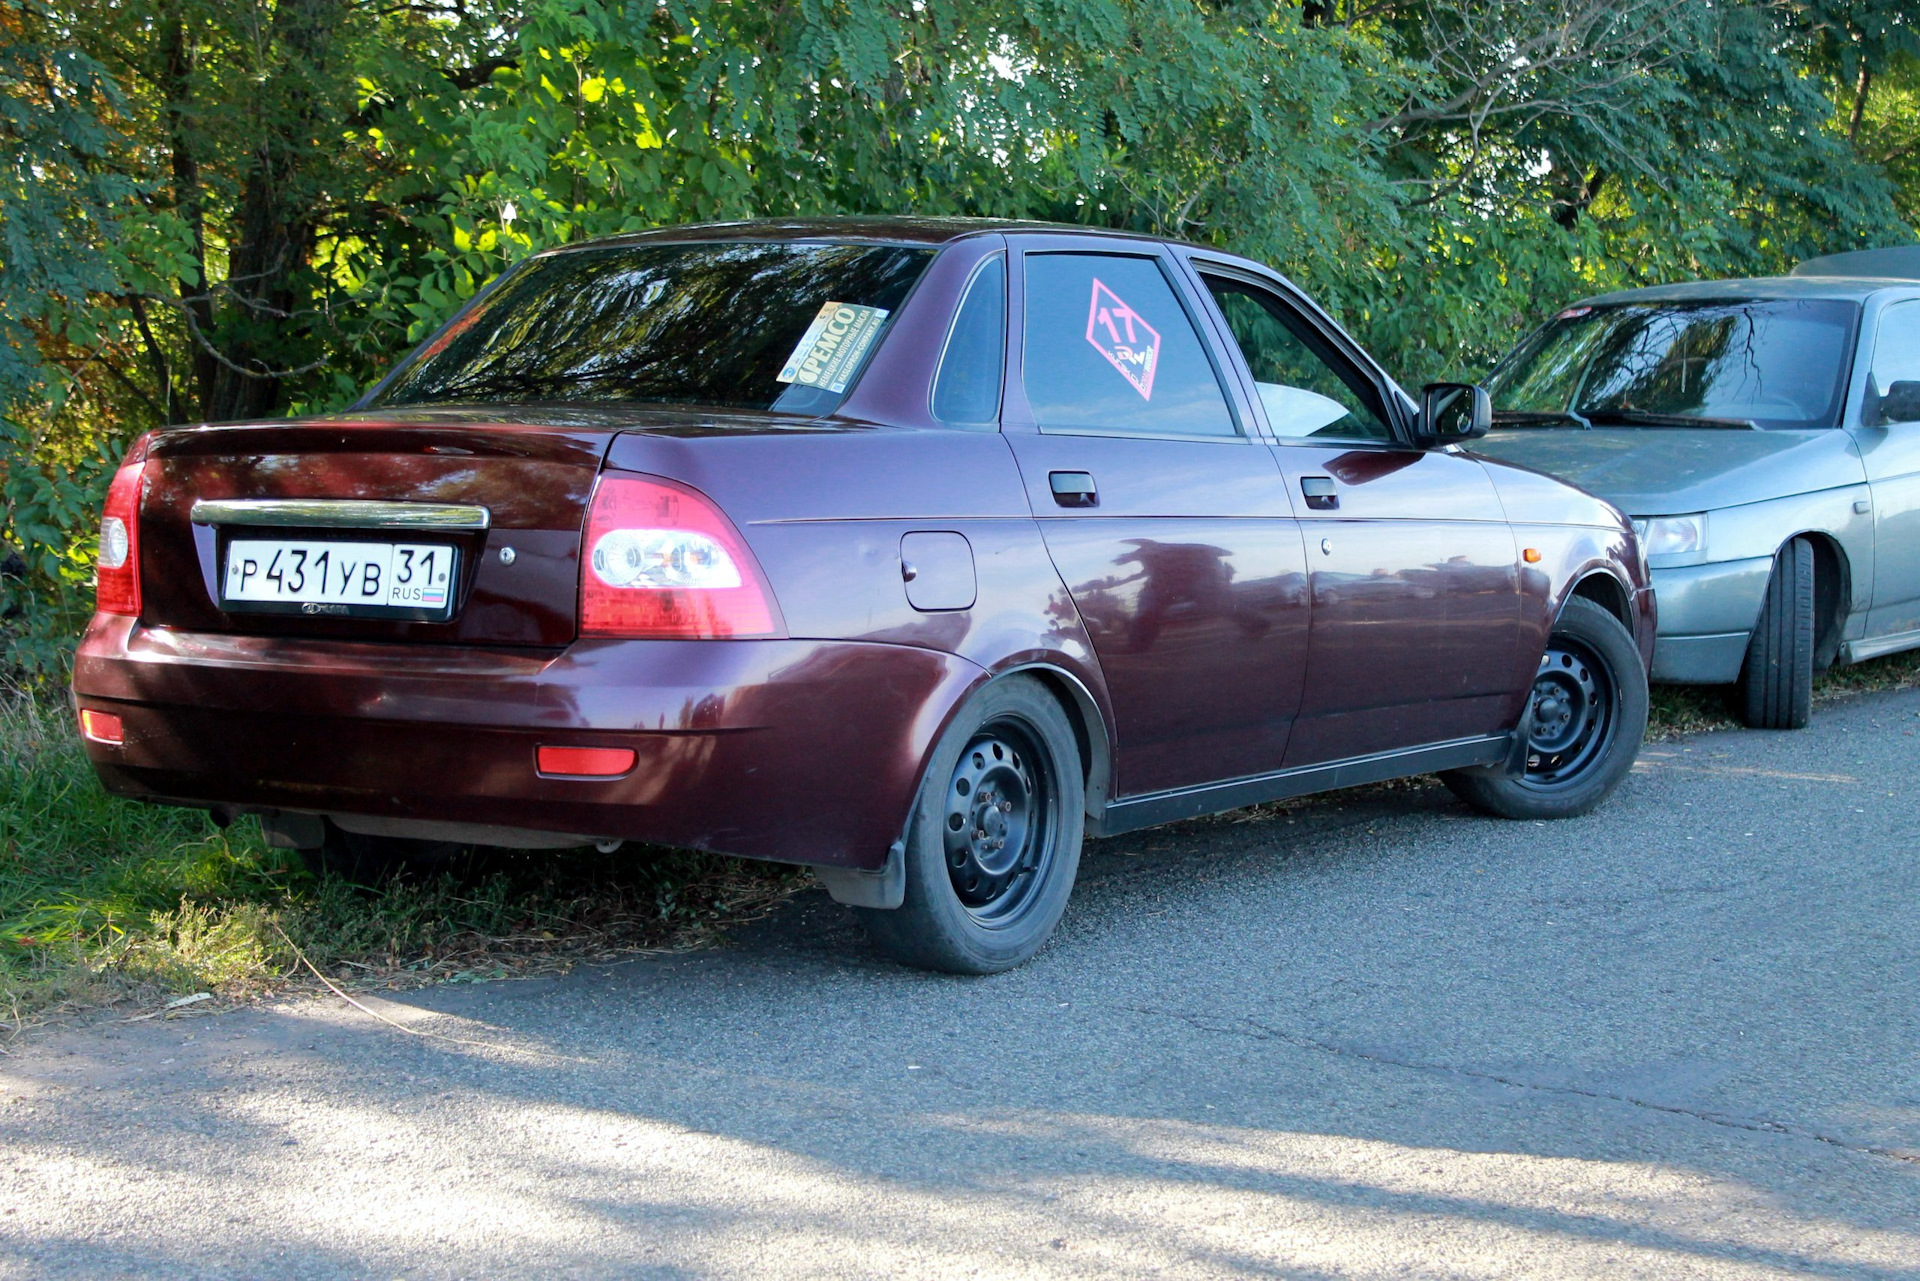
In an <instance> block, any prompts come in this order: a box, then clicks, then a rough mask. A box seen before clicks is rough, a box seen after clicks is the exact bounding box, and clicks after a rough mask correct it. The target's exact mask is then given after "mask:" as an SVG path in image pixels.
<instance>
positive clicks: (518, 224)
mask: <svg viewBox="0 0 1920 1281" xmlns="http://www.w3.org/2000/svg"><path fill="white" fill-rule="evenodd" d="M1906 8H1907V6H1906V5H1905V4H1903V3H1900V2H1899V0H1844V2H1843V0H1830V2H1829V0H1806V2H1805V3H1796V4H1793V5H1781V4H1776V3H1772V2H1771V0H1731V2H1730V3H1725V4H1713V5H1705V4H1678V5H1676V4H1673V3H1669V2H1667V0H1417V2H1416V0H1385V2H1384V3H1382V2H1378V0H1367V2H1365V3H1363V2H1361V0H1329V2H1328V3H1316V4H1315V5H1313V6H1309V7H1306V8H1305V9H1303V7H1302V6H1299V5H1295V4H1292V3H1287V4H1272V3H1268V4H1246V3H1211V2H1209V3H1200V2H1199V0H925V2H924V3H918V2H916V3H914V4H911V5H909V4H902V3H899V2H898V0H891V2H882V0H788V2H787V3H782V4H777V5H766V4H742V3H738V2H737V0H468V3H467V4H465V5H464V6H462V7H459V8H458V15H459V16H456V14H455V13H454V12H453V11H450V10H448V9H445V8H439V7H434V6H418V7H414V6H397V5H396V6H367V5H360V4H357V3H349V2H348V0H121V2H120V3H116V4H114V5H109V6H105V7H104V8H103V7H102V6H100V5H99V4H97V3H84V0H0V37H4V38H0V135H4V137H5V139H6V141H7V144H8V151H7V152H6V155H5V159H4V160H0V254H4V262H3V263H0V399H4V402H5V404H6V405H7V406H9V407H10V408H9V409H8V410H7V412H8V413H9V414H10V415H11V418H10V423H11V424H12V425H11V426H10V427H9V430H10V431H13V432H14V434H12V435H8V436H6V437H5V438H4V439H0V487H4V493H5V495H6V501H7V503H8V504H9V506H8V509H7V510H8V516H7V521H8V523H7V525H6V527H5V529H4V531H0V538H4V539H5V540H7V542H8V545H9V546H11V547H15V548H21V549H25V550H27V551H29V552H30V553H31V555H30V556H29V557H28V559H29V560H30V561H31V562H32V564H33V566H34V568H33V570H32V573H33V575H34V577H33V578H32V580H31V582H30V583H28V584H27V586H26V589H25V590H26V591H27V592H28V594H29V595H31V596H32V597H33V599H34V600H36V601H40V600H42V599H44V600H46V601H53V600H56V599H66V598H67V596H71V595H72V594H73V593H74V592H75V591H77V590H78V589H77V588H75V587H74V584H75V583H76V582H79V581H83V579H84V574H83V573H82V570H83V569H84V565H85V559H86V555H87V554H88V553H87V547H88V542H87V540H88V539H89V538H90V537H91V529H92V523H93V516H94V513H93V511H92V510H91V503H92V502H93V501H94V497H95V494H96V491H97V488H98V485H99V483H100V480H101V475H102V473H101V472H100V470H99V469H100V467H102V466H104V464H102V463H99V462H98V461H97V460H98V459H99V458H101V457H104V456H109V455H113V454H116V453H117V452H118V449H119V448H120V447H121V446H122V445H123V444H124V443H125V442H126V441H127V440H129V439H130V438H131V437H132V436H133V435H134V434H135V433H136V432H137V431H138V430H140V429H141V428H143V427H146V426H150V425H154V424H157V423H162V422H168V421H190V420H192V419H194V418H197V417H202V416H207V415H215V414H236V413H248V414H252V413H272V412H279V411H283V410H325V409H330V408H337V407H340V406H341V405H344V404H346V403H350V402H351V400H352V399H353V398H354V397H355V396H357V395H358V394H359V392H360V390H361V389H363V388H364V387H366V386H368V385H369V384H370V383H371V382H373V381H374V380H375V379H377V378H378V377H379V376H380V375H381V373H383V372H384V371H385V370H386V369H387V368H389V367H390V366H391V365H392V364H393V362H394V361H395V360H396V359H397V358H398V357H399V356H400V355H401V354H402V353H403V352H404V351H405V350H406V348H407V347H408V346H409V345H410V344H411V343H414V342H417V341H419V340H420V339H421V338H423V337H424V336H425V335H426V334H428V333H430V332H432V331H433V330H434V329H435V328H437V327H438V326H439V325H440V324H441V323H443V322H444V321H445V320H446V319H447V318H448V316H450V315H451V314H452V313H453V312H454V311H455V310H457V309H458V308H459V307H460V306H461V305H462V304H463V303H464V302H465V301H466V300H468V299H470V298H471V297H473V296H474V294H475V293H476V292H477V291H478V290H479V289H481V288H483V287H484V286H485V284H486V282H487V281H488V280H490V279H492V278H493V277H494V276H496V275H498V274H499V273H500V272H501V271H502V270H504V269H506V268H507V267H508V266H510V265H511V264H513V263H514V262H516V261H518V260H520V259H521V258H524V257H525V256H526V255H528V254H529V253H533V252H537V251H539V250H541V249H544V248H546V247H548V246H552V245H558V244H564V243H568V242H571V241H575V240H579V239H582V238H586V237H591V236H600V235H608V234H614V233H618V232H624V231H633V230H638V229H642V228H646V227H652V226H658V225H662V224H671V223H680V222H691V221H700V220H709V219H732V218H745V217H754V216H769V217H788V216H798V215H811V214H831V213H870V214H886V213H902V212H919V213H930V214H957V215H979V216H1009V217H1022V218H1044V219H1054V220H1059V221H1064V222H1072V223H1081V224H1088V225H1096V226H1106V227H1116V228H1129V229H1135V230H1140V231H1146V232H1155V233H1160V234H1165V235H1171V236H1178V237H1184V238H1187V239H1192V240H1198V241H1203V242H1206V243H1211V244H1215V245H1219V246H1223V247H1226V248H1229V249H1234V250H1238V251H1240V252H1243V253H1247V254H1250V255H1252V256H1254V257H1258V258H1262V259H1265V260H1267V261H1270V262H1273V263H1275V264H1276V265H1278V266H1279V267H1280V268H1281V269H1282V270H1284V271H1286V272H1287V273H1288V274H1289V275H1291V276H1293V277H1294V278H1295V279H1296V280H1297V281H1298V282H1299V283H1300V284H1301V285H1302V286H1303V287H1305V288H1306V289H1307V290H1308V291H1309V292H1310V293H1312V294H1313V295H1314V296H1315V297H1316V298H1318V299H1320V300H1321V301H1322V302H1323V303H1325V304H1326V305H1327V306H1328V307H1329V309H1330V310H1332V311H1333V312H1334V313H1335V314H1336V315H1337V316H1338V317H1339V318H1340V319H1341V320H1342V321H1344V322H1345V323H1346V324H1347V325H1348V326H1349V327H1350V328H1352V329H1353V330H1354V331H1355V332H1356V334H1357V336H1359V337H1360V338H1361V339H1362V340H1363V341H1364V342H1366V343H1367V344H1368V345H1369V346H1370V347H1372V348H1373V349H1374V350H1375V351H1376V352H1377V353H1379V354H1380V355H1381V356H1382V357H1383V358H1385V359H1386V360H1387V362H1388V363H1389V366H1390V367H1391V368H1393V369H1394V370H1395V372H1396V373H1398V374H1399V375H1400V376H1401V377H1402V379H1403V381H1405V382H1408V383H1417V382H1420V381H1424V380H1425V379H1427V378H1429V377H1433V376H1438V375H1442V374H1453V375H1466V376H1472V375H1476V374H1478V373H1480V372H1483V371H1484V369H1485V367H1486V365H1487V363H1488V362H1489V361H1490V360H1491V359H1493V357H1494V356H1496V355H1497V354H1498V353H1499V352H1500V351H1501V350H1502V349H1503V348H1504V347H1506V346H1507V345H1508V344H1509V343H1510V342H1512V341H1513V340H1514V338H1515V337H1517V335H1518V334H1519V333H1520V332H1521V331H1522V330H1524V329H1526V328H1527V327H1529V326H1530V325H1531V324H1533V323H1534V322H1535V321H1536V320H1537V319H1538V318H1539V317H1540V316H1541V315H1542V314H1543V313H1545V312H1548V311H1550V310H1551V309H1553V308H1555V307H1558V306H1559V305H1562V304H1563V303H1565V302H1566V301H1568V300H1570V299H1572V298H1573V297H1576V296H1579V295H1582V294H1586V293H1591V292H1596V291H1599V290H1601V289H1606V288H1612V287H1616V286H1621V285H1631V284H1641V283H1650V282H1653V281H1658V280H1669V279H1676V278H1687V277H1693V276H1711V275H1730V274H1743V273H1753V272H1761V271H1774V270H1779V269H1782V268H1784V267H1786V266H1787V265H1789V264H1790V263H1791V262H1792V261H1794V260H1795V259H1796V258H1797V257H1800V256H1803V255H1805V254H1808V253H1813V252H1820V251H1826V250H1831V249H1839V248H1849V247H1855V246H1858V245H1861V244H1868V243H1886V242H1889V241H1891V240H1895V239H1906V238H1911V237H1912V235H1913V230H1912V228H1911V226H1910V225H1908V224H1907V223H1905V222H1903V221H1902V215H1901V210H1902V209H1903V208H1904V209H1906V210H1907V211H1908V214H1909V216H1911V215H1912V214H1913V213H1914V212H1916V211H1920V159H1916V157H1920V141H1917V139H1920V130H1917V129H1916V126H1915V125H1914V124H1913V121H1914V120H1915V119H1916V118H1920V117H1917V116H1916V112H1915V106H1916V104H1917V103H1920V64H1917V63H1916V59H1920V45H1916V41H1920V33H1917V32H1916V29H1915V28H1914V26H1913V24H1912V23H1911V22H1910V21H1909V20H1908V19H1907V17H1906V16H1905V9H1906ZM1303 13H1310V15H1311V16H1310V19H1308V18H1303ZM1863 76H1864V77H1865V78H1864V79H1863V78H1862V77H1863ZM1836 102H1837V103H1838V104H1839V106H1838V107H1836V105H1835V104H1836ZM1855 108H1858V109H1857V110H1856V109H1855ZM16 428H17V430H16ZM36 478H37V479H36ZM62 486H67V487H68V488H62ZM83 500H84V501H83ZM4 550H5V549H4V548H0V552H3V551H4ZM8 590H11V591H13V592H14V593H15V599H18V598H19V592H20V590H21V588H20V587H19V585H18V584H17V583H16V585H15V586H13V587H11V588H9V589H8ZM63 593H65V594H66V595H63ZM63 608H64V607H63ZM49 617H50V615H49ZM35 625H36V626H38V624H35Z"/></svg>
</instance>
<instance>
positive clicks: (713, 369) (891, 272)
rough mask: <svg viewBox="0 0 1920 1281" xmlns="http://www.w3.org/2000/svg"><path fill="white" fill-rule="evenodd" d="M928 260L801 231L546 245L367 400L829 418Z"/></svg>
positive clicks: (913, 251)
mask: <svg viewBox="0 0 1920 1281" xmlns="http://www.w3.org/2000/svg"><path fill="white" fill-rule="evenodd" d="M932 257H933V251H932V250H930V249H920V248H900V247H893V246H873V245H839V244H809V243H800V242H778V243H754V242H720V243H707V244H657V245H646V244H643V245H607V246H603V247H599V248H591V249H576V250H569V251H565V252H562V253H556V254H550V255H547V256H545V257H541V258H536V259H534V260H532V261H531V262H529V263H527V264H526V265H525V266H523V267H521V268H520V269H519V270H517V271H515V272H514V273H513V274H512V275H510V276H508V277H506V278H505V279H504V280H502V281H501V282H500V284H499V286H498V287H497V288H495V289H494V290H493V291H492V292H491V293H490V294H488V295H486V296H485V297H483V298H481V299H480V300H479V301H478V302H476V303H475V304H473V305H472V306H471V307H470V308H469V309H468V310H467V311H466V312H465V313H464V314H463V315H461V316H459V317H458V318H457V319H456V320H455V321H454V323H453V324H452V325H451V326H449V327H448V328H447V330H446V331H445V332H443V333H442V334H441V335H440V336H439V337H437V338H435V339H434V340H433V341H432V342H431V343H429V344H428V345H426V346H425V347H422V348H421V349H420V350H419V351H417V352H415V353H414V355H413V356H412V357H411V358H410V359H409V361H408V363H407V364H405V365H404V366H402V367H401V369H400V372H399V374H398V375H397V376H396V377H395V378H394V379H393V381H392V382H391V383H389V384H388V385H387V387H386V388H385V389H384V390H383V391H382V392H381V394H380V395H379V396H378V397H377V398H376V399H375V401H374V402H373V403H374V404H376V405H381V406H400V405H444V404H527V403H538V402H581V401H587V402H608V401H613V402H627V403H642V404H694V405H714V406H720V407H727V408H743V409H777V410H781V411H783V412H790V413H798V414H825V413H829V412H831V411H832V410H833V408H834V407H835V406H836V405H838V404H839V403H840V400H841V399H842V397H844V396H845V394H846V392H847V390H848V389H849V388H850V387H851V385H852V382H853V379H854V378H856V377H858V376H859V373H860V370H861V368H862V367H863V365H864V364H865V361H866V358H867V356H868V355H870V354H871V353H872V351H873V349H874V347H875V346H877V345H878V343H879V340H880V337H881V335H882V334H883V333H884V332H885V330H886V325H887V322H888V319H889V318H890V317H891V316H892V315H893V313H894V312H895V311H896V310H898V309H899V307H900V304H901V302H903V301H904V300H905V298H906V296H907V293H908V291H909V290H911V289H912V288H913V284H914V282H915V281H916V280H918V279H919V278H920V273H921V272H922V271H924V270H926V266H927V263H928V261H929V260H931V258H932Z"/></svg>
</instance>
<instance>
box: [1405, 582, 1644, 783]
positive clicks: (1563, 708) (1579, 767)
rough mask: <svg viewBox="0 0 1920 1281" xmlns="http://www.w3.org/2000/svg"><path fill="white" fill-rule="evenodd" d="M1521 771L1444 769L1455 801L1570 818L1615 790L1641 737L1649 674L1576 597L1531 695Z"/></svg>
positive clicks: (1610, 621)
mask: <svg viewBox="0 0 1920 1281" xmlns="http://www.w3.org/2000/svg"><path fill="white" fill-rule="evenodd" d="M1527 720H1528V726H1529V728H1528V732H1527V752H1526V765H1525V768H1524V769H1523V770H1522V771H1521V772H1520V773H1519V774H1509V773H1507V772H1506V771H1505V770H1504V769H1501V768H1499V767H1497V766H1487V767H1484V768H1480V769H1463V770H1450V771H1448V772H1447V773H1445V774H1442V775H1441V776H1440V777H1441V779H1442V781H1444V782H1445V783H1446V785H1447V786H1448V787H1450V788H1452V789H1453V792H1454V794H1455V795H1456V796H1458V797H1460V799H1461V800H1463V801H1466V802H1467V803H1468V804H1469V805H1472V806H1474V807H1475V808H1476V809H1481V810H1485V811H1486V812H1487V813H1489V814H1498V815H1499V816H1501V817H1502V818H1531V819H1546V818H1571V817H1573V816H1574V815H1576V814H1584V813H1586V812H1587V811H1588V810H1590V809H1592V808H1593V807H1594V806H1596V805H1598V804H1599V803H1600V802H1601V801H1603V800H1605V799H1606V798H1607V797H1608V796H1610V795H1612V794H1613V790H1614V788H1616V787H1618V786H1619V785H1620V780H1621V779H1623V778H1625V777H1626V775H1627V771H1628V770H1629V769H1631V768H1632V766H1633V758H1634V757H1635V756H1637V755H1639V753H1640V741H1641V739H1642V738H1644V737H1645V736H1646V732H1647V669H1646V667H1645V665H1644V664H1643V663H1642V661H1641V658H1640V651H1639V649H1638V648H1636V647H1635V645H1634V643H1633V637H1632V636H1630V635H1629V634H1628V633H1627V629H1626V627H1625V626H1624V625H1622V624H1621V622H1620V620H1619V619H1617V618H1615V617H1614V616H1613V615H1612V614H1610V613H1608V612H1607V611H1606V610H1604V609H1602V608H1601V607H1600V606H1598V605H1596V604H1594V603H1593V602H1592V601H1590V600H1587V599H1586V598H1585V597H1581V596H1576V597H1574V598H1573V599H1571V600H1569V601H1568V602H1567V603H1566V605H1565V607H1564V608H1563V609H1562V610H1561V611H1560V618H1559V620H1558V621H1557V622H1555V624H1554V628H1553V634H1552V635H1551V636H1550V637H1549V638H1548V640H1547V649H1546V652H1545V653H1544V654H1542V655H1541V656H1540V666H1539V668H1538V669H1537V670H1536V671H1535V673H1534V678H1533V687H1532V689H1531V690H1529V691H1528V696H1527Z"/></svg>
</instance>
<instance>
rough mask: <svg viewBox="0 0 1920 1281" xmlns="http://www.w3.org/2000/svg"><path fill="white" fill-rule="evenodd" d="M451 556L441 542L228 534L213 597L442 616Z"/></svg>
mask: <svg viewBox="0 0 1920 1281" xmlns="http://www.w3.org/2000/svg"><path fill="white" fill-rule="evenodd" d="M455 555H456V553H455V551H454V549H453V548H451V547H448V546H445V545H444V544H440V545H435V544H430V543H373V542H357V541H356V542H346V541H340V542H334V541H327V540H323V539H308V538H300V539H289V538H235V539H232V540H230V541H229V542H228V543H227V564H226V571H225V575H224V577H223V578H222V580H221V603H222V605H227V604H233V605H237V606H239V607H240V608H242V609H247V608H253V609H275V610H281V611H285V612H288V613H302V614H369V615H376V616H377V615H386V616H389V617H395V616H399V615H402V614H404V615H406V616H408V617H413V618H421V617H430V618H445V617H447V616H448V615H449V614H450V613H451V612H452V605H453V583H454V557H455Z"/></svg>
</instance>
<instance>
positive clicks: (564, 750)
mask: <svg viewBox="0 0 1920 1281" xmlns="http://www.w3.org/2000/svg"><path fill="white" fill-rule="evenodd" d="M534 757H535V759H536V760H537V761H538V763H539V766H540V772H541V773H542V774H567V775H571V776H572V777H574V778H618V777H619V776H620V775H622V774H624V773H626V772H627V771H628V770H630V769H632V768H633V763H634V762H635V761H636V760H638V759H639V757H638V756H637V755H636V754H635V753H634V750H633V749H632V748H631V747H541V748H537V749H535V752H534Z"/></svg>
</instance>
